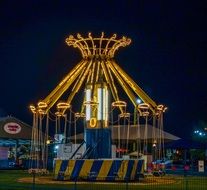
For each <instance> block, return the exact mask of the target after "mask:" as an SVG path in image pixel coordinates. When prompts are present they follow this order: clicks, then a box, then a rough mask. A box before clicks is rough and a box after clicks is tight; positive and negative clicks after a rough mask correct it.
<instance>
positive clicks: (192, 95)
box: [0, 0, 207, 138]
mask: <svg viewBox="0 0 207 190" xmlns="http://www.w3.org/2000/svg"><path fill="white" fill-rule="evenodd" d="M102 31H104V32H105V34H106V35H108V36H111V35H112V34H114V33H117V35H118V37H122V36H123V35H124V36H127V37H130V38H131V39H132V44H131V45H130V46H128V47H126V48H122V49H120V51H118V52H117V54H116V55H115V59H116V60H117V62H118V63H119V65H120V66H121V67H122V68H123V69H125V71H126V72H127V73H128V74H129V75H130V76H131V77H132V78H133V79H134V81H136V83H137V84H138V85H139V86H140V87H141V88H142V89H143V90H144V91H145V92H146V93H147V94H148V95H149V96H150V97H151V98H152V99H153V100H154V101H155V102H157V103H158V104H159V103H162V104H165V105H166V106H167V107H168V111H167V113H166V114H165V121H164V128H165V130H166V131H168V132H171V133H173V134H175V135H177V136H179V137H185V138H189V137H190V135H191V134H192V132H193V129H195V128H198V127H199V125H200V123H204V124H205V123H206V124H207V80H206V76H207V67H206V63H207V3H205V1H196V0H195V1H187V0H184V1H162V3H159V2H158V1H138V0H134V1H133V0H127V1H123V0H117V1H116V0H111V1H109V0H106V1H78V0H77V1H69V0H68V1H58V0H56V1H55V0H50V1H38V0H36V1H32V0H30V1H28V0H27V1H17V0H13V1H12V0H1V1H0V68H1V69H0V71H1V72H0V73H1V74H0V82H1V93H0V116H7V115H12V116H14V117H17V118H19V119H21V120H23V121H25V122H26V123H28V124H31V123H32V114H31V113H30V111H29V109H28V106H29V105H30V104H31V103H34V104H35V103H37V102H38V100H40V99H43V98H45V97H46V96H47V95H48V94H49V92H50V91H51V90H52V89H53V88H55V86H56V85H57V84H58V83H59V82H60V80H62V78H63V77H64V76H65V74H66V73H68V71H70V70H71V69H72V68H73V67H74V66H75V65H76V64H77V63H78V62H79V61H80V60H81V54H80V52H79V50H77V49H74V48H72V47H68V46H67V45H66V43H65V38H66V37H67V36H68V35H70V34H73V35H75V34H76V33H78V32H79V33H81V34H82V35H83V36H84V35H85V36H86V35H87V33H88V32H92V34H93V36H100V34H101V32H102Z"/></svg>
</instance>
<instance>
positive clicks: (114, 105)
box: [111, 101, 127, 107]
mask: <svg viewBox="0 0 207 190" xmlns="http://www.w3.org/2000/svg"><path fill="white" fill-rule="evenodd" d="M111 105H112V107H126V105H127V103H126V102H124V101H116V102H112V104H111Z"/></svg>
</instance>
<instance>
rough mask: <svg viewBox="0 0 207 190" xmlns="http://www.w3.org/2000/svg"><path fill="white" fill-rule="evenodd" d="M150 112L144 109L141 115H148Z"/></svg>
mask: <svg viewBox="0 0 207 190" xmlns="http://www.w3.org/2000/svg"><path fill="white" fill-rule="evenodd" d="M149 114H150V113H149V112H148V111H144V112H142V113H141V116H148V115H149Z"/></svg>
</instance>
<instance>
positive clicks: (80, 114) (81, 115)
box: [75, 112, 85, 118]
mask: <svg viewBox="0 0 207 190" xmlns="http://www.w3.org/2000/svg"><path fill="white" fill-rule="evenodd" d="M75 117H77V118H79V117H85V114H84V113H79V112H77V113H75Z"/></svg>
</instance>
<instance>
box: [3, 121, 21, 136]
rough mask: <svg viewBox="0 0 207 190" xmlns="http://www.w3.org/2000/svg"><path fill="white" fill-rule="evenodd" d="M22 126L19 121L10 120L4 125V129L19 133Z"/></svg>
mask: <svg viewBox="0 0 207 190" xmlns="http://www.w3.org/2000/svg"><path fill="white" fill-rule="evenodd" d="M21 129H22V128H21V126H20V125H19V124H18V123H14V122H10V123H7V124H5V125H4V131H6V132H7V133H9V134H14V135H15V134H18V133H19V132H20V131H21Z"/></svg>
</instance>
